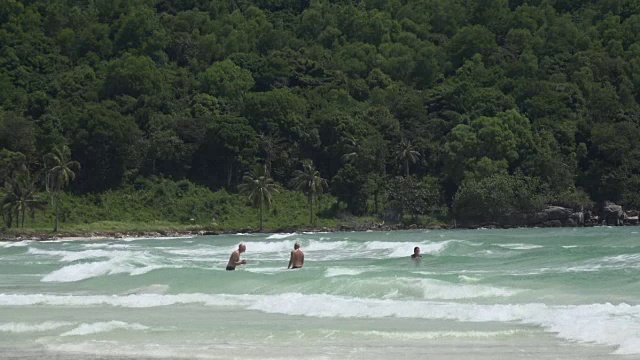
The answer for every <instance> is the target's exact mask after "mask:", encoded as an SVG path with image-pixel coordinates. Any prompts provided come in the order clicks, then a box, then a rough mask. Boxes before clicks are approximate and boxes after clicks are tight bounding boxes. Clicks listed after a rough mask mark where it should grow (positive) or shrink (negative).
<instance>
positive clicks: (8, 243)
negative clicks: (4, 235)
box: [0, 240, 33, 248]
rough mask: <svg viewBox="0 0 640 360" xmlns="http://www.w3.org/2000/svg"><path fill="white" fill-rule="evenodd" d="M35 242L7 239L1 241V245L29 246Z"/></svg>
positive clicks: (8, 246)
mask: <svg viewBox="0 0 640 360" xmlns="http://www.w3.org/2000/svg"><path fill="white" fill-rule="evenodd" d="M32 243H33V240H22V241H7V242H4V241H3V242H0V246H2V247H7V248H10V247H24V246H29V245H31V244H32Z"/></svg>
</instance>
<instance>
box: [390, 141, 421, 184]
mask: <svg viewBox="0 0 640 360" xmlns="http://www.w3.org/2000/svg"><path fill="white" fill-rule="evenodd" d="M395 156H396V159H398V160H399V161H402V162H403V164H404V174H405V177H408V176H409V163H415V162H416V161H418V157H419V156H420V153H419V152H418V151H417V150H416V149H415V148H414V147H413V145H412V144H411V141H409V140H407V139H402V140H400V142H399V143H398V144H397V145H396V148H395Z"/></svg>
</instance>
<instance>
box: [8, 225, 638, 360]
mask: <svg viewBox="0 0 640 360" xmlns="http://www.w3.org/2000/svg"><path fill="white" fill-rule="evenodd" d="M296 241H297V242H300V243H301V245H302V250H303V251H304V252H305V255H306V259H305V260H306V263H305V267H304V268H303V269H301V270H286V265H287V262H288V257H289V252H290V251H291V249H292V248H293V244H294V243H295V242H296ZM240 242H244V243H245V244H246V245H247V252H246V253H245V254H243V256H242V258H244V259H247V260H248V261H249V263H248V264H247V265H246V266H242V267H240V268H239V269H238V270H237V271H235V272H227V271H225V270H224V267H225V265H226V262H227V260H228V257H229V254H230V253H231V251H233V250H234V249H235V248H236V247H237V245H238V244H239V243H240ZM414 246H420V247H421V248H422V252H423V254H424V257H423V259H422V261H420V262H419V263H414V262H413V261H411V260H410V259H409V255H410V254H411V253H412V251H413V247H414ZM639 295H640V228H637V227H619V228H609V227H598V228H580V229H517V230H460V231H451V230H449V231H394V232H351V233H309V234H306V233H305V234H259V235H257V234H252V235H249V234H238V235H228V236H227V235H225V236H210V237H208V236H205V237H196V238H162V239H118V240H114V239H97V240H96V239H94V240H69V241H54V242H35V241H22V242H16V243H10V242H4V243H0V358H3V359H4V358H10V359H31V358H33V359H35V358H38V359H46V358H50V359H61V358H74V359H75V358H77V359H86V358H127V359H129V358H131V359H132V358H175V359H196V358H197V359H218V358H225V359H228V358H243V359H247V358H255V359H261V358H284V359H302V358H304V359H307V358H318V359H365V358H366V359H372V358H379V359H386V358H415V359H423V358H430V359H586V358H589V359H640V305H639V303H640V299H639Z"/></svg>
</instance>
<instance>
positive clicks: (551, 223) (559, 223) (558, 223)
mask: <svg viewBox="0 0 640 360" xmlns="http://www.w3.org/2000/svg"><path fill="white" fill-rule="evenodd" d="M542 225H544V226H545V227H562V221H560V220H549V221H546V222H545V223H544V224H542Z"/></svg>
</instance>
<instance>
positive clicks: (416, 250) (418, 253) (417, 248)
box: [413, 246, 420, 255]
mask: <svg viewBox="0 0 640 360" xmlns="http://www.w3.org/2000/svg"><path fill="white" fill-rule="evenodd" d="M413 253H414V254H415V255H420V247H419V246H416V247H414V248H413Z"/></svg>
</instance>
